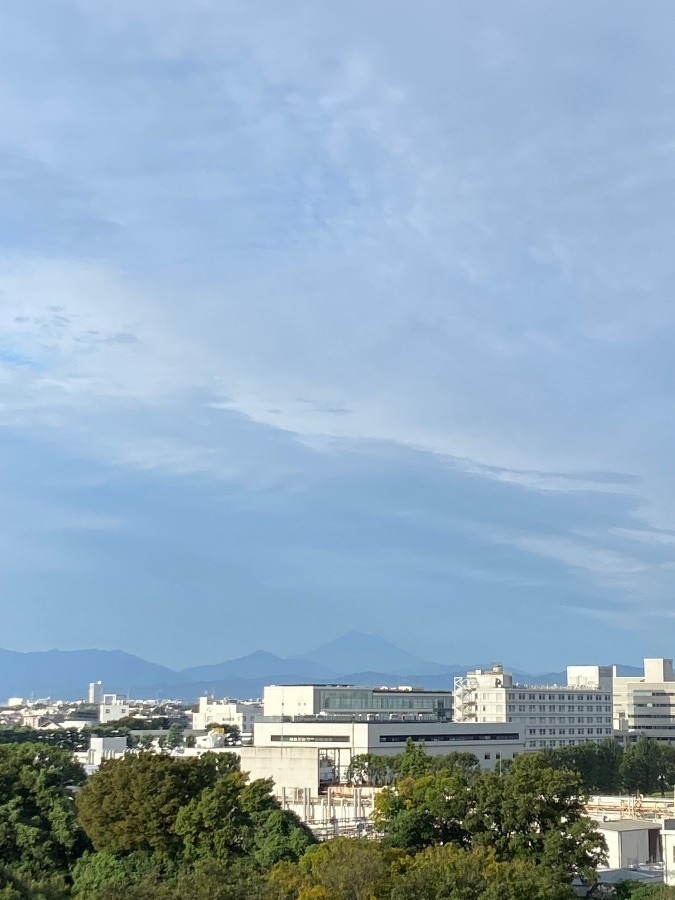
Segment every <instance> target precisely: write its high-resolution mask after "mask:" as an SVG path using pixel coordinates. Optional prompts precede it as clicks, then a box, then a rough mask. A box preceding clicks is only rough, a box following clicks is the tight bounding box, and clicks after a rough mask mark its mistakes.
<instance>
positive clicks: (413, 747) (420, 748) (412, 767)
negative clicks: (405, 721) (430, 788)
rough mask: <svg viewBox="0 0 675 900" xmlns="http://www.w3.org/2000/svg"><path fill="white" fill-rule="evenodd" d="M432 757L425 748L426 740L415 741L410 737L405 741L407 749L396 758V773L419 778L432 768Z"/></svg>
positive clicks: (399, 775) (400, 775)
mask: <svg viewBox="0 0 675 900" xmlns="http://www.w3.org/2000/svg"><path fill="white" fill-rule="evenodd" d="M430 765H431V763H430V758H429V756H427V752H426V750H425V749H424V742H420V743H417V744H416V743H415V741H414V740H413V739H412V738H411V737H409V738H408V739H407V741H406V742H405V750H404V751H403V753H401V754H399V756H397V757H396V760H395V768H396V774H397V775H398V777H399V778H409V777H412V778H419V777H420V776H422V775H426V774H427V772H428V771H429V769H430Z"/></svg>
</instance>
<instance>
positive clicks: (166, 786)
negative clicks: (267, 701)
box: [77, 753, 239, 856]
mask: <svg viewBox="0 0 675 900" xmlns="http://www.w3.org/2000/svg"><path fill="white" fill-rule="evenodd" d="M238 766H239V760H238V758H237V757H236V756H235V755H234V754H230V753H223V754H213V753H211V754H205V755H204V756H202V757H199V758H198V759H193V758H190V759H174V758H173V757H170V756H165V755H162V754H152V753H141V754H139V755H138V756H131V755H129V756H125V757H123V758H122V759H116V760H109V761H107V762H104V763H103V764H102V766H101V768H100V769H99V770H98V772H96V773H95V774H94V775H92V777H91V778H90V779H89V781H88V783H87V784H86V785H85V787H84V788H82V790H81V791H80V793H79V795H78V804H77V805H78V811H79V815H80V821H81V822H82V825H83V827H84V829H85V831H86V832H87V834H88V836H89V838H90V839H91V841H92V843H93V845H94V847H95V848H96V849H97V850H107V851H109V852H110V853H113V854H115V853H130V852H132V851H137V850H138V851H142V852H146V853H154V854H157V855H158V856H162V855H164V856H173V855H174V854H176V853H177V852H180V851H181V850H182V847H183V841H182V838H181V837H180V836H179V835H177V834H176V831H175V825H176V819H177V816H178V814H179V812H180V811H181V810H182V809H183V808H184V807H185V806H187V805H188V804H189V803H190V802H191V801H193V800H195V799H197V798H198V797H199V796H200V794H201V793H202V791H204V790H205V789H206V788H209V787H213V786H214V785H215V784H216V782H217V781H218V780H219V779H220V778H221V777H224V776H226V775H228V774H230V773H232V772H235V771H236V770H237V769H238Z"/></svg>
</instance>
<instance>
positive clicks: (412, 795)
mask: <svg viewBox="0 0 675 900" xmlns="http://www.w3.org/2000/svg"><path fill="white" fill-rule="evenodd" d="M471 804H472V795H471V789H470V782H469V779H468V777H467V775H466V773H465V772H463V771H462V770H457V771H454V772H452V771H447V770H441V771H440V772H437V773H435V774H433V775H423V776H422V777H421V778H403V779H402V780H400V781H398V782H397V783H396V786H395V787H394V788H384V790H383V791H381V792H380V793H379V794H378V795H377V797H376V798H375V810H374V815H373V818H374V820H375V825H376V827H377V828H378V830H379V831H380V832H381V833H382V834H383V835H384V839H385V844H386V845H387V846H391V847H398V848H400V849H402V850H406V851H407V852H410V853H414V852H417V851H418V850H421V849H423V848H424V847H428V846H429V845H430V844H439V843H443V844H448V843H450V844H457V845H459V846H462V847H465V846H468V845H469V843H470V835H469V834H468V833H467V831H466V828H465V827H464V822H465V819H466V817H467V815H468V814H469V810H470V808H471Z"/></svg>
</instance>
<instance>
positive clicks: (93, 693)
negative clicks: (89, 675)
mask: <svg viewBox="0 0 675 900" xmlns="http://www.w3.org/2000/svg"><path fill="white" fill-rule="evenodd" d="M87 702H88V703H91V705H92V706H99V705H100V704H101V703H102V702H103V682H102V681H90V682H89V690H88V691H87Z"/></svg>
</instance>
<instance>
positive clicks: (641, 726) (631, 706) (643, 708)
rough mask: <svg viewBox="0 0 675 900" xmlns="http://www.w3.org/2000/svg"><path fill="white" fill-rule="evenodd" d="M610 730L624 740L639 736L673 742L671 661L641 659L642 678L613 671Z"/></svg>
mask: <svg viewBox="0 0 675 900" xmlns="http://www.w3.org/2000/svg"><path fill="white" fill-rule="evenodd" d="M613 683H614V728H615V730H616V732H617V733H618V735H619V736H620V737H622V738H625V739H626V740H630V739H631V738H636V737H638V736H639V735H641V734H644V735H646V736H647V737H652V738H656V740H658V741H675V674H674V673H673V661H672V659H663V658H661V657H658V658H652V659H645V661H644V674H643V675H641V676H640V675H626V676H622V675H618V674H617V672H616V667H615V668H614V677H613Z"/></svg>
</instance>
